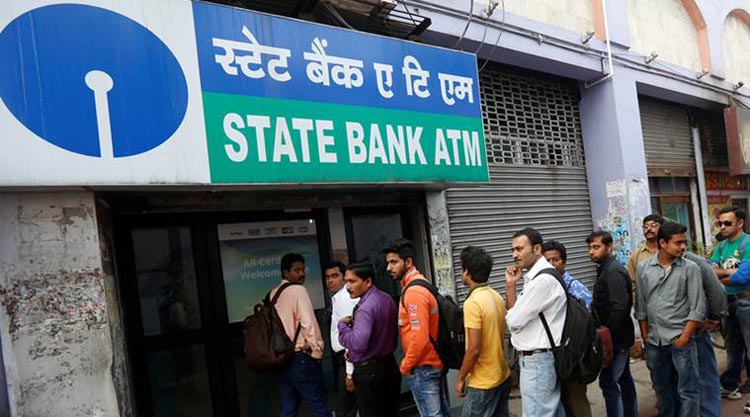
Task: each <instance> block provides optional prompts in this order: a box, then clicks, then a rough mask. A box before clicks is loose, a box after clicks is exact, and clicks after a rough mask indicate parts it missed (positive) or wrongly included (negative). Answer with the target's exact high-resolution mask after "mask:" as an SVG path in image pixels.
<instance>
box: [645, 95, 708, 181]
mask: <svg viewBox="0 0 750 417" xmlns="http://www.w3.org/2000/svg"><path fill="white" fill-rule="evenodd" d="M638 105H639V107H640V113H641V130H642V131H643V147H644V149H645V151H646V169H647V170H648V176H649V177H695V176H696V172H695V152H694V151H693V137H692V134H691V132H690V117H689V116H688V112H687V109H686V108H685V107H682V106H679V105H675V104H669V103H665V102H661V101H656V100H652V99H646V98H640V99H639V100H638Z"/></svg>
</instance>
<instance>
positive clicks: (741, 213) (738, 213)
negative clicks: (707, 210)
mask: <svg viewBox="0 0 750 417" xmlns="http://www.w3.org/2000/svg"><path fill="white" fill-rule="evenodd" d="M727 213H734V216H735V217H737V220H742V221H745V220H746V216H747V214H746V213H745V210H742V209H741V208H739V207H737V206H729V207H724V208H723V209H721V210H720V211H719V214H727Z"/></svg>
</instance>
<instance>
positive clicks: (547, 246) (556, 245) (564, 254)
mask: <svg viewBox="0 0 750 417" xmlns="http://www.w3.org/2000/svg"><path fill="white" fill-rule="evenodd" d="M548 250H556V251H557V252H559V253H560V259H562V261H563V262H567V261H568V251H566V250H565V245H563V244H562V243H560V242H558V241H556V240H548V241H546V242H544V245H542V253H544V252H547V251H548Z"/></svg>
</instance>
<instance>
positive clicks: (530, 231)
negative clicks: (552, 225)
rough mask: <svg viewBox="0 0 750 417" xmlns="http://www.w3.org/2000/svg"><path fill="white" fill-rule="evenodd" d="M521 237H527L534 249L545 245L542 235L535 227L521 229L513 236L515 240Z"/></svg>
mask: <svg viewBox="0 0 750 417" xmlns="http://www.w3.org/2000/svg"><path fill="white" fill-rule="evenodd" d="M521 236H526V237H527V238H528V239H529V242H531V247H534V246H535V245H542V244H544V239H543V238H542V234H541V233H539V232H538V231H537V230H536V229H534V228H533V227H527V228H524V229H521V230H519V231H517V232H516V233H514V234H513V239H515V238H517V237H521Z"/></svg>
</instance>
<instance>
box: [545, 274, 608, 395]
mask: <svg viewBox="0 0 750 417" xmlns="http://www.w3.org/2000/svg"><path fill="white" fill-rule="evenodd" d="M539 274H549V275H552V276H553V277H555V279H557V282H559V283H560V285H562V287H563V290H564V291H565V297H566V303H565V305H566V307H565V324H564V325H563V331H562V337H561V339H560V346H555V343H554V339H553V338H552V332H550V329H549V325H548V324H547V319H546V318H545V317H544V313H541V312H540V313H539V318H540V319H541V320H542V325H544V330H545V331H546V332H547V337H548V338H549V342H550V345H551V346H554V347H553V349H552V353H553V355H554V357H555V370H556V371H557V377H558V378H560V380H561V381H573V382H579V383H582V384H590V383H592V382H594V380H595V379H596V378H597V377H598V376H599V371H600V370H601V368H602V361H603V360H604V349H603V348H602V341H601V338H600V336H599V334H598V333H597V332H596V324H595V322H594V317H593V316H592V315H591V313H590V312H589V310H588V309H587V308H586V305H585V304H584V303H583V302H582V301H580V300H578V299H577V298H575V297H573V296H572V295H570V293H569V292H568V290H567V288H565V283H564V282H563V280H562V277H561V276H560V273H559V272H558V271H557V270H556V269H554V268H548V269H545V270H543V271H541V272H539Z"/></svg>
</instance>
